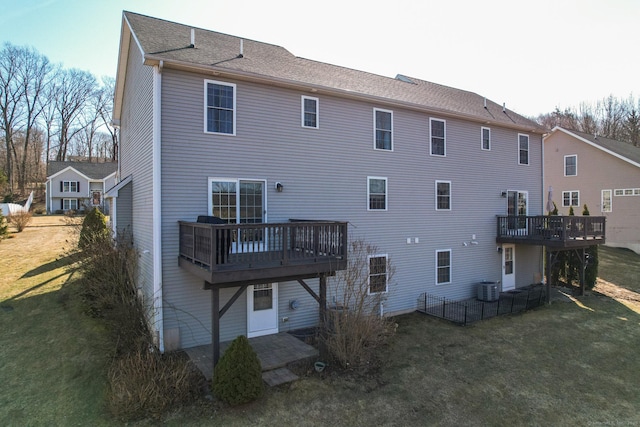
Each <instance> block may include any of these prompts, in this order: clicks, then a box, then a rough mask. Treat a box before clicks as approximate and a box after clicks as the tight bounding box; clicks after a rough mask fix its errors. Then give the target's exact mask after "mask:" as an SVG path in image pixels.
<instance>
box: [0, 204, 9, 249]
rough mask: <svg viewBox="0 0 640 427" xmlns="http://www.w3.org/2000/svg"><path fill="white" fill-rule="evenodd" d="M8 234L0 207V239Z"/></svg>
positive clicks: (5, 220) (7, 227)
mask: <svg viewBox="0 0 640 427" xmlns="http://www.w3.org/2000/svg"><path fill="white" fill-rule="evenodd" d="M8 234H9V226H8V225H7V219H6V218H5V217H4V215H3V214H2V209H0V241H2V239H5V238H6V237H7V235H8Z"/></svg>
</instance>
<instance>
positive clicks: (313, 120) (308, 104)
mask: <svg viewBox="0 0 640 427" xmlns="http://www.w3.org/2000/svg"><path fill="white" fill-rule="evenodd" d="M318 110H319V101H318V98H312V97H309V96H302V127H305V128H314V129H318V128H319V127H320V124H319V122H318Z"/></svg>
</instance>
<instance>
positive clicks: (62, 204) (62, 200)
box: [60, 199, 64, 209]
mask: <svg viewBox="0 0 640 427" xmlns="http://www.w3.org/2000/svg"><path fill="white" fill-rule="evenodd" d="M60 209H64V199H60Z"/></svg>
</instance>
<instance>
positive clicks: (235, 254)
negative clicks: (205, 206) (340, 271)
mask: <svg viewBox="0 0 640 427" xmlns="http://www.w3.org/2000/svg"><path fill="white" fill-rule="evenodd" d="M179 225H180V257H181V258H183V259H185V260H187V261H189V262H191V263H193V264H196V265H198V266H199V267H201V268H204V269H206V270H208V271H210V272H215V271H223V270H224V271H228V270H232V269H233V270H237V269H243V268H256V267H268V266H274V265H277V266H287V265H294V264H301V263H314V262H322V261H327V260H328V259H342V260H346V259H347V223H346V222H330V221H296V222H286V223H259V224H222V225H220V224H206V223H198V222H185V221H179Z"/></svg>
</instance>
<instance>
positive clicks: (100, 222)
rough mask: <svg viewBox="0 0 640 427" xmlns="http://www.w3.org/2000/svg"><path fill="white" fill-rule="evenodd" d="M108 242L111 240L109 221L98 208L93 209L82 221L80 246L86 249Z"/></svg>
mask: <svg viewBox="0 0 640 427" xmlns="http://www.w3.org/2000/svg"><path fill="white" fill-rule="evenodd" d="M108 240H110V233H109V229H108V228H107V219H106V217H105V216H104V214H103V213H102V212H100V210H99V209H98V208H93V209H92V210H91V212H89V213H88V214H87V216H85V217H84V220H83V221H82V229H81V230H80V239H79V240H78V246H79V247H80V248H81V249H84V248H86V247H88V246H90V245H93V244H99V243H100V242H102V241H108Z"/></svg>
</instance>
